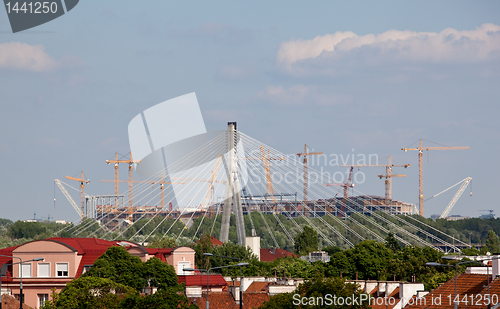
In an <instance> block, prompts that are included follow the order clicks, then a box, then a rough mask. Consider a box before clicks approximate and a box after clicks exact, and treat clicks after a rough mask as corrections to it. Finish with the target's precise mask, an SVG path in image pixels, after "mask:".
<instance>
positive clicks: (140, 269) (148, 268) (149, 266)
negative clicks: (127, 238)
mask: <svg viewBox="0 0 500 309" xmlns="http://www.w3.org/2000/svg"><path fill="white" fill-rule="evenodd" d="M83 276H85V277H99V278H108V279H111V280H113V281H114V282H117V283H120V284H124V285H127V286H130V287H132V288H134V289H136V290H137V291H142V288H143V287H145V286H148V280H150V281H151V280H152V281H153V283H156V284H157V285H158V288H159V289H167V288H170V287H177V275H176V274H175V271H174V268H173V266H171V265H168V264H166V263H163V262H161V261H160V260H159V259H157V258H151V259H149V260H148V261H147V262H145V263H143V262H142V261H141V259H140V258H138V257H136V256H132V255H131V254H130V253H128V252H127V250H126V249H125V248H124V247H118V246H113V247H110V248H109V249H108V250H107V251H106V252H105V253H104V254H103V255H102V256H100V257H99V258H98V259H97V260H96V261H95V262H94V266H93V267H92V268H90V270H89V271H87V272H86V273H85V274H83Z"/></svg>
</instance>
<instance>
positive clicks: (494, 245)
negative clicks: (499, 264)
mask: <svg viewBox="0 0 500 309" xmlns="http://www.w3.org/2000/svg"><path fill="white" fill-rule="evenodd" d="M486 247H487V248H488V251H490V252H491V253H498V252H500V240H499V239H498V236H497V234H495V232H494V231H493V230H489V231H488V239H486Z"/></svg>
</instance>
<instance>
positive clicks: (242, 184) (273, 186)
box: [55, 123, 472, 248]
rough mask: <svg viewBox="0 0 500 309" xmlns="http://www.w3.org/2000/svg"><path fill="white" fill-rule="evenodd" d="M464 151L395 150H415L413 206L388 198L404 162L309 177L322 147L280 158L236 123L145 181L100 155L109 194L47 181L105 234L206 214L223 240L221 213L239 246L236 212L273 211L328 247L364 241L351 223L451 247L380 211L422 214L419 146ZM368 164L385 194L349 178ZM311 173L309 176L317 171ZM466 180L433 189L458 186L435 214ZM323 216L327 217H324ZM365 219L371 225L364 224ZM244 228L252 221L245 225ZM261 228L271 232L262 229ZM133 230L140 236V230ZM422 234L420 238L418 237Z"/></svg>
mask: <svg viewBox="0 0 500 309" xmlns="http://www.w3.org/2000/svg"><path fill="white" fill-rule="evenodd" d="M468 148H469V147H423V146H422V140H420V141H419V146H418V148H402V150H403V151H405V152H406V151H412V150H415V151H418V156H419V188H418V192H419V205H414V204H411V203H405V202H403V201H398V200H395V199H393V198H392V180H393V179H394V178H398V177H406V175H405V174H398V173H395V171H393V169H395V168H401V169H404V168H408V167H409V166H410V164H393V162H392V161H393V160H392V157H388V160H387V161H388V162H387V163H386V164H380V163H379V162H377V164H363V165H342V166H343V167H347V168H348V171H349V173H348V177H347V180H346V181H345V182H343V183H319V182H318V181H310V179H309V174H310V173H311V172H312V171H313V170H312V168H311V167H310V166H309V164H308V157H310V156H315V155H321V154H323V153H322V152H313V151H311V150H310V148H309V147H308V146H307V145H304V148H303V150H302V151H301V152H299V153H297V154H295V155H293V156H290V155H288V156H287V155H284V154H283V153H281V152H279V151H277V150H275V149H273V148H271V147H270V146H267V145H264V144H263V143H261V142H259V141H258V140H255V139H253V138H251V137H249V136H247V135H245V134H244V133H241V132H239V131H238V130H237V128H236V123H228V130H227V131H219V132H217V134H214V135H213V136H212V137H211V139H210V140H209V141H208V142H207V144H203V145H199V147H197V149H194V150H192V151H191V152H189V153H185V154H184V156H183V157H182V158H181V159H179V160H178V161H177V162H173V163H171V164H168V168H167V166H166V165H165V166H164V167H163V168H159V169H158V170H157V171H156V172H155V173H153V174H152V175H150V176H149V177H147V178H146V179H141V180H135V179H134V171H135V170H136V169H137V168H138V166H140V165H141V164H143V163H142V162H143V161H142V160H135V159H134V157H133V155H132V153H128V154H127V155H126V156H125V157H119V156H118V153H115V156H114V158H113V159H111V160H106V161H105V162H104V160H103V163H106V164H107V165H109V166H113V168H114V179H112V180H100V181H99V182H101V183H113V184H114V194H109V195H89V194H87V193H86V192H85V188H86V185H87V184H88V183H89V182H90V180H89V179H85V177H84V176H85V174H84V173H83V171H82V172H81V176H80V177H70V176H66V178H65V180H66V181H68V180H71V181H72V182H73V183H72V184H75V183H78V184H79V188H75V186H72V185H71V184H68V183H67V182H63V181H61V180H58V179H56V180H55V184H56V185H57V186H58V187H59V189H60V190H61V191H62V193H63V194H64V195H65V197H66V198H67V199H68V201H69V202H70V204H71V205H72V207H73V208H74V209H75V211H76V212H77V213H78V214H79V216H80V218H81V219H82V220H83V219H85V218H88V219H91V220H92V221H94V222H98V223H99V225H100V226H101V227H102V228H103V229H104V230H106V231H108V233H109V232H116V231H120V233H119V234H120V235H123V233H124V231H126V230H127V229H129V228H130V227H131V226H133V225H134V224H135V223H136V222H138V221H140V220H144V219H146V220H148V221H147V222H148V223H149V222H151V220H153V219H155V218H157V220H161V223H162V222H164V221H165V220H167V219H172V220H173V222H174V223H175V222H177V221H182V222H189V221H190V222H192V220H193V219H196V218H200V217H201V218H202V220H201V221H203V219H204V218H211V219H212V220H214V221H213V222H214V224H215V222H216V221H217V220H221V228H220V229H221V230H220V234H219V235H217V236H218V237H219V239H220V240H221V241H223V242H224V241H227V240H228V230H229V218H230V216H231V215H234V216H235V218H236V219H235V220H236V231H237V234H238V243H239V244H245V241H246V240H245V239H246V233H245V230H244V217H243V216H244V215H245V218H248V219H247V220H252V216H249V215H250V214H251V213H258V214H260V215H261V216H262V218H263V219H264V221H265V220H266V219H265V218H264V216H263V214H270V215H272V216H274V217H275V218H276V219H277V220H278V222H279V224H280V226H281V227H282V228H283V229H285V227H284V225H283V224H282V222H281V220H282V219H279V218H280V217H279V216H278V215H281V218H286V220H290V221H292V222H294V224H295V225H296V227H297V228H298V229H299V230H301V226H300V225H298V224H297V223H296V222H295V220H296V219H297V218H303V219H304V220H305V221H306V222H307V223H308V224H310V225H312V226H313V228H315V230H316V231H317V232H318V234H319V235H320V236H321V237H323V238H324V239H325V242H326V243H328V244H331V245H338V244H339V243H344V245H347V246H352V245H353V243H352V242H351V241H348V240H347V239H346V238H345V237H344V236H343V235H342V232H341V230H345V231H346V232H348V233H350V234H355V235H357V236H358V238H359V239H360V240H364V239H365V237H364V236H362V235H361V234H360V233H358V232H356V231H355V230H353V228H352V227H351V226H352V225H354V226H356V227H357V228H360V229H361V230H364V231H365V232H364V233H365V234H366V235H371V236H370V237H371V238H374V239H378V240H380V239H383V237H381V236H380V235H381V234H382V235H383V234H387V233H389V232H390V231H392V230H394V231H395V234H396V237H397V239H398V240H400V241H401V242H403V243H408V244H409V243H410V242H408V241H409V240H408V239H412V241H415V239H418V240H419V242H420V243H422V244H426V245H430V246H433V245H432V244H433V243H434V244H436V243H438V244H442V245H444V246H450V247H454V248H458V247H457V246H459V245H460V244H459V242H458V241H457V242H455V241H453V243H454V244H453V245H452V244H450V241H449V239H447V238H450V237H451V236H449V235H444V237H442V236H441V237H440V236H435V235H431V234H430V233H429V232H427V231H425V230H424V229H422V228H421V227H419V226H418V225H417V224H413V223H411V222H410V221H411V220H409V219H397V220H400V221H401V222H400V223H403V221H404V224H406V225H410V226H411V229H412V230H417V231H418V233H417V234H419V235H416V234H415V233H413V235H408V233H411V232H408V231H407V230H406V229H404V228H401V227H396V226H395V225H394V223H393V222H391V220H393V219H389V217H386V216H392V217H391V218H400V217H401V216H402V217H401V218H411V219H413V215H421V216H422V215H423V209H424V199H423V171H422V153H423V152H424V151H430V150H457V149H468ZM256 154H257V155H256ZM120 166H125V167H126V168H127V173H128V179H127V180H122V179H120V178H119V175H120V173H119V171H120ZM368 167H376V168H383V169H384V170H385V173H383V174H380V175H378V178H379V179H382V180H384V187H385V196H374V195H367V194H363V193H362V192H359V191H357V190H356V187H355V183H353V181H352V175H353V170H354V169H355V168H357V169H364V168H368ZM314 172H316V173H317V171H314ZM290 175H293V177H291V176H290ZM287 177H288V178H287ZM292 179H293V181H292ZM297 180H299V181H297ZM471 180H472V178H470V177H467V178H466V179H464V180H462V181H460V182H459V183H457V184H455V185H453V186H451V187H450V188H448V189H446V190H444V191H442V192H441V193H443V192H446V191H448V190H450V189H452V188H454V187H456V186H459V189H458V191H457V192H456V194H455V195H454V197H453V199H452V200H451V201H450V203H449V204H448V205H447V207H446V209H445V210H444V212H443V213H442V214H441V216H440V218H446V217H447V216H448V214H449V212H450V211H451V209H452V208H453V206H454V205H455V203H456V202H457V200H458V199H459V198H460V196H461V195H462V193H463V192H464V190H465V189H466V188H467V186H468V185H469V183H470V182H471ZM120 184H125V185H126V186H127V190H126V191H125V194H124V192H123V191H122V192H120ZM67 188H71V189H74V190H77V191H79V193H80V201H79V203H77V202H75V201H74V199H73V198H72V197H71V195H70V194H69V192H68V191H67ZM441 193H439V194H441ZM439 194H436V195H435V196H437V195H439ZM435 196H433V197H435ZM431 198H432V197H431ZM354 214H357V215H362V216H363V218H366V219H363V220H364V221H363V222H358V221H357V220H358V219H356V217H355V216H353V215H354ZM394 215H397V216H394ZM312 218H318V220H320V222H322V224H323V226H321V227H319V226H315V225H314V224H313V223H312V221H311V219H312ZM325 218H327V219H328V220H326V221H325ZM413 220H415V219H413ZM332 222H333V223H332ZM346 222H349V224H346ZM367 222H368V223H370V225H371V226H368V225H367ZM200 224H201V223H200ZM391 224H392V225H391ZM251 225H252V226H253V222H251ZM266 225H268V224H267V223H266ZM336 225H338V227H336ZM325 228H326V229H330V230H331V232H332V233H333V235H336V237H338V239H337V240H332V239H331V237H329V236H328V233H326V232H322V231H325ZM198 229H199V227H198ZM268 229H269V232H270V233H271V234H272V231H271V229H270V228H269V226H268ZM373 229H377V230H378V232H376V233H375V232H373ZM169 230H170V229H169ZM212 230H213V227H212ZM285 232H286V234H287V235H288V236H289V237H288V238H289V240H290V241H291V242H292V243H293V235H292V234H291V233H290V232H289V231H285ZM137 233H140V230H139V231H138V232H137ZM137 233H136V234H137ZM254 233H255V232H254V229H253V228H252V236H257V235H254ZM165 234H167V233H165ZM422 235H424V238H423V239H422ZM150 236H151V234H149V235H143V237H145V238H146V239H147V238H148V237H150ZM179 236H180V235H179ZM426 238H428V239H427V240H426ZM455 243H456V244H455Z"/></svg>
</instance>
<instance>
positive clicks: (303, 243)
mask: <svg viewBox="0 0 500 309" xmlns="http://www.w3.org/2000/svg"><path fill="white" fill-rule="evenodd" d="M312 251H318V233H317V232H316V231H315V230H314V229H313V228H312V227H309V226H307V225H306V226H304V230H303V231H302V233H300V234H297V236H295V254H297V255H298V256H303V255H308V254H309V252H312Z"/></svg>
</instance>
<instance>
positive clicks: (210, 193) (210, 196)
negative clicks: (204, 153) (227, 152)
mask: <svg viewBox="0 0 500 309" xmlns="http://www.w3.org/2000/svg"><path fill="white" fill-rule="evenodd" d="M221 163H222V155H219V158H218V159H217V161H216V162H215V166H214V169H213V170H212V175H211V177H210V181H209V183H208V188H207V193H206V194H205V197H204V198H203V201H204V203H202V205H204V206H205V209H206V211H207V212H208V209H209V205H212V206H213V205H214V204H215V200H214V199H215V186H214V183H215V182H217V180H216V179H217V174H218V173H219V167H220V165H221ZM211 215H212V214H210V217H211Z"/></svg>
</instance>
